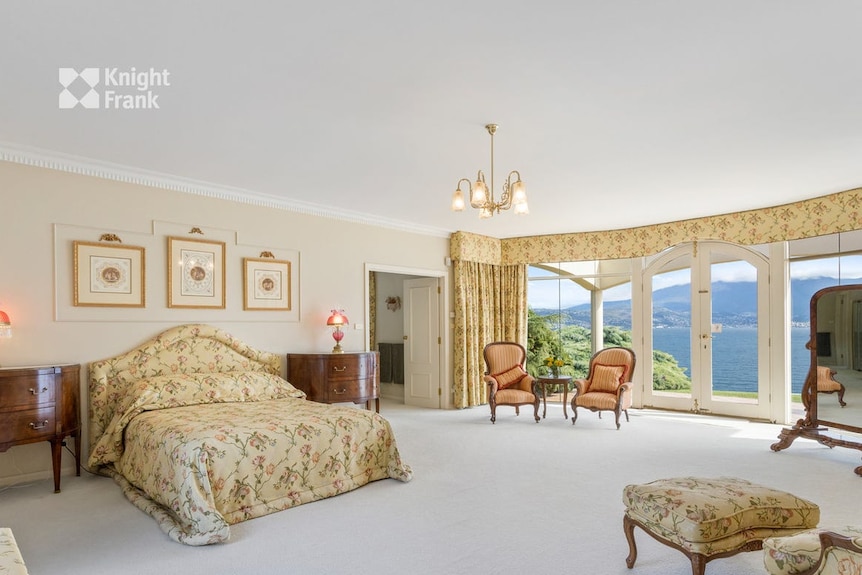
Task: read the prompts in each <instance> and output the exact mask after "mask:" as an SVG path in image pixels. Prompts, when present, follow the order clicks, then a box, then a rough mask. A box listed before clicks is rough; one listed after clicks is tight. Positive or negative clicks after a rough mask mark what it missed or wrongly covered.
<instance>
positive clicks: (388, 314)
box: [366, 264, 448, 409]
mask: <svg viewBox="0 0 862 575" xmlns="http://www.w3.org/2000/svg"><path fill="white" fill-rule="evenodd" d="M445 277H446V274H445V272H437V271H431V270H417V269H413V268H399V267H393V266H381V265H375V264H367V265H366V293H367V294H368V302H369V311H368V314H367V317H369V322H370V329H369V333H368V336H369V343H368V348H369V350H371V351H378V352H379V353H380V394H381V397H382V398H384V399H390V400H393V401H396V402H400V403H404V404H406V405H411V406H415V407H428V408H433V409H440V408H443V407H446V402H445V401H444V400H443V398H444V397H448V396H447V395H445V391H446V389H448V381H446V378H444V377H443V376H442V374H444V373H446V372H445V370H444V365H445V361H446V354H445V353H444V349H445V348H444V340H446V339H447V338H446V337H445V336H444V335H445V332H444V330H443V326H445V325H446V318H445V311H446V309H447V308H446V305H445V301H444V300H445V294H444V293H443V292H444V290H443V286H444V285H445ZM372 322H373V323H372Z"/></svg>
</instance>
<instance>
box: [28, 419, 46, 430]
mask: <svg viewBox="0 0 862 575" xmlns="http://www.w3.org/2000/svg"><path fill="white" fill-rule="evenodd" d="M46 427H48V420H47V419H46V420H45V421H43V422H42V423H39V422H38V421H31V422H30V429H45V428H46Z"/></svg>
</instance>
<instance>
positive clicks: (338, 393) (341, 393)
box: [332, 389, 347, 395]
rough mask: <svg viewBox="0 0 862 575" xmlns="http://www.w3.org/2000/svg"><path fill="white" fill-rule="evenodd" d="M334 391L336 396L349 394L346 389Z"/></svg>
mask: <svg viewBox="0 0 862 575" xmlns="http://www.w3.org/2000/svg"><path fill="white" fill-rule="evenodd" d="M332 391H333V392H335V395H344V394H345V393H347V390H346V389H342V390H341V391H339V390H337V389H333V390H332Z"/></svg>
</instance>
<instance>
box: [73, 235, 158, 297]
mask: <svg viewBox="0 0 862 575" xmlns="http://www.w3.org/2000/svg"><path fill="white" fill-rule="evenodd" d="M72 246H73V247H72V252H73V260H74V263H73V268H72V269H73V272H72V293H73V295H72V305H75V306H79V307H87V306H90V307H145V306H146V257H145V250H144V248H143V247H140V246H122V245H112V244H100V243H96V242H82V241H75V242H72Z"/></svg>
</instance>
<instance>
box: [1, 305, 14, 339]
mask: <svg viewBox="0 0 862 575" xmlns="http://www.w3.org/2000/svg"><path fill="white" fill-rule="evenodd" d="M0 337H12V321H11V320H10V319H9V315H8V314H7V313H6V312H5V311H3V310H0Z"/></svg>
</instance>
